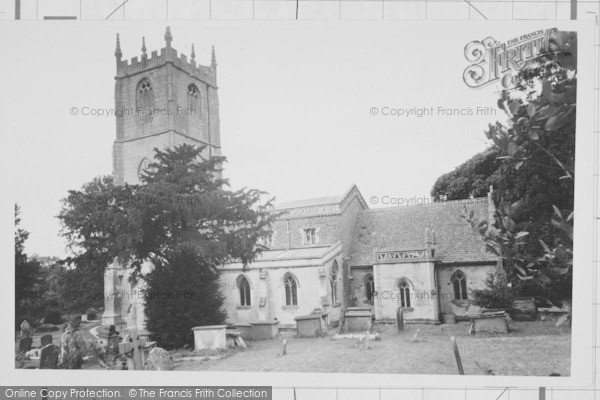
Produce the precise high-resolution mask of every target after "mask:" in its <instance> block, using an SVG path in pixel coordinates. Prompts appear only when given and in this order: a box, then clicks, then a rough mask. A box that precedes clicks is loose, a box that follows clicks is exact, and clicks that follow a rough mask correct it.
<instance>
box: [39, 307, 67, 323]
mask: <svg viewBox="0 0 600 400" xmlns="http://www.w3.org/2000/svg"><path fill="white" fill-rule="evenodd" d="M62 322H63V317H62V314H61V312H60V310H58V309H56V308H47V309H46V311H45V312H44V323H45V324H55V325H58V324H62Z"/></svg>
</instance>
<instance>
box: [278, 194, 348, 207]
mask: <svg viewBox="0 0 600 400" xmlns="http://www.w3.org/2000/svg"><path fill="white" fill-rule="evenodd" d="M342 200H343V197H342V196H329V197H319V198H316V199H305V200H296V201H288V202H284V203H281V204H276V205H275V209H276V210H286V209H288V208H301V207H314V206H324V205H328V204H338V203H339V202H341V201H342Z"/></svg>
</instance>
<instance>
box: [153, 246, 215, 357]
mask: <svg viewBox="0 0 600 400" xmlns="http://www.w3.org/2000/svg"><path fill="white" fill-rule="evenodd" d="M218 278H219V277H218V272H217V271H216V270H215V269H214V268H212V267H211V266H210V265H207V264H206V260H205V259H204V258H203V257H201V256H199V255H198V254H197V253H196V252H194V251H193V250H192V249H190V248H183V249H181V250H180V251H179V252H177V253H176V254H174V255H173V258H172V260H170V262H168V263H166V262H161V263H159V264H158V265H155V267H154V269H153V270H152V271H151V272H150V273H149V274H148V276H147V277H146V283H147V285H148V287H149V288H151V289H149V290H147V291H145V293H144V299H145V301H146V310H147V312H146V317H147V319H148V326H147V328H148V330H149V331H150V332H156V335H155V339H156V340H157V341H158V342H159V343H160V345H161V346H162V347H165V348H167V349H173V348H179V347H182V346H183V345H185V344H186V343H187V344H190V343H193V335H192V328H193V327H195V326H200V325H214V324H219V323H222V322H223V321H224V320H225V313H224V312H223V311H222V310H221V305H222V304H223V296H222V294H221V292H220V289H219V287H218V285H217V283H218Z"/></svg>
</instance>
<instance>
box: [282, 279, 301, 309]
mask: <svg viewBox="0 0 600 400" xmlns="http://www.w3.org/2000/svg"><path fill="white" fill-rule="evenodd" d="M283 286H284V287H285V305H286V306H297V305H298V282H296V279H295V278H294V277H293V276H292V275H291V274H286V275H285V277H284V278H283Z"/></svg>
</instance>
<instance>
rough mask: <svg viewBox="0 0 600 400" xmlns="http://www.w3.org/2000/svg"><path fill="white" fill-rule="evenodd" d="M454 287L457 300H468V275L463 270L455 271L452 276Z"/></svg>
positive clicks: (451, 280)
mask: <svg viewBox="0 0 600 400" xmlns="http://www.w3.org/2000/svg"><path fill="white" fill-rule="evenodd" d="M450 282H452V287H453V288H454V299H456V300H467V298H468V294H467V277H466V276H465V274H464V273H463V272H462V271H461V270H458V271H455V272H454V273H453V274H452V276H451V277H450Z"/></svg>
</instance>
